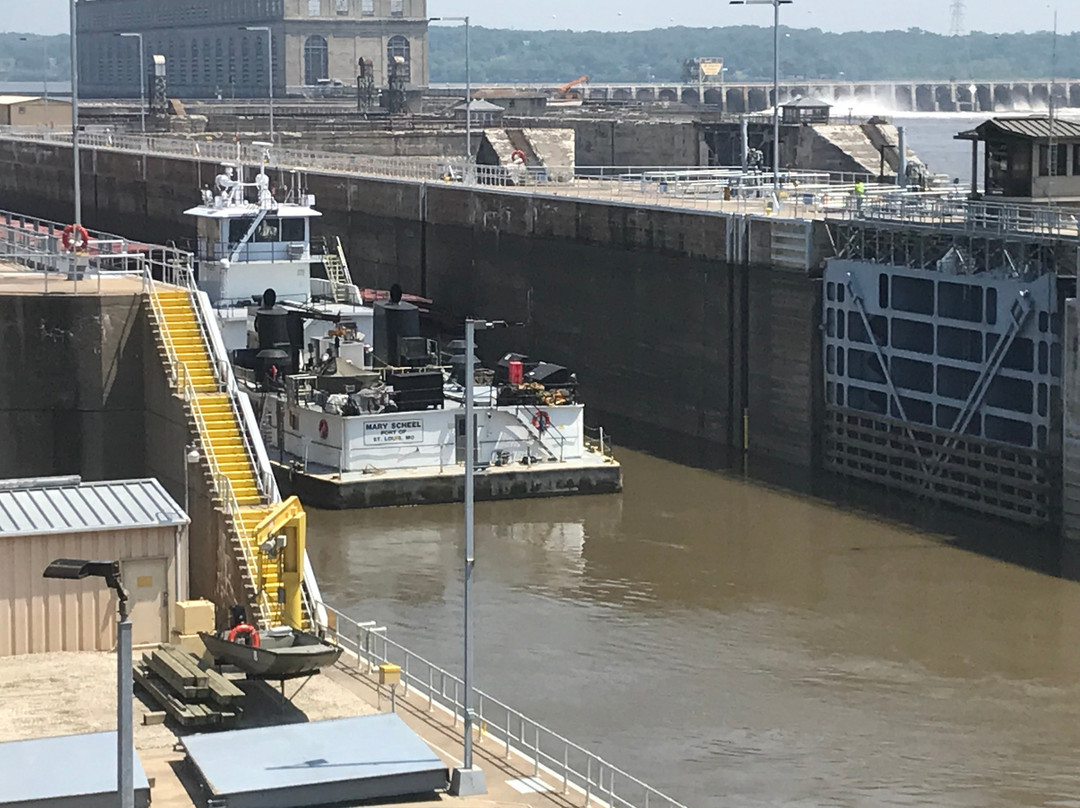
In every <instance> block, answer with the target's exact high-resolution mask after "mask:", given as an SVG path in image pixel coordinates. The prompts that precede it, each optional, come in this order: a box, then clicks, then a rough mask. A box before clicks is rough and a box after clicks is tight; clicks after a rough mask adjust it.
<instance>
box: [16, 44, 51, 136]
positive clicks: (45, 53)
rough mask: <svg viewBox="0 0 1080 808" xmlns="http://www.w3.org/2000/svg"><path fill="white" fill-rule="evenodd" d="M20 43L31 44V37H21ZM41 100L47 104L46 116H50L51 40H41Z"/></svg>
mask: <svg viewBox="0 0 1080 808" xmlns="http://www.w3.org/2000/svg"><path fill="white" fill-rule="evenodd" d="M19 41H20V42H29V41H30V37H26V36H21V37H19ZM41 91H42V95H41V98H42V100H43V101H44V102H45V116H46V117H48V115H49V40H48V39H46V38H45V37H42V38H41Z"/></svg>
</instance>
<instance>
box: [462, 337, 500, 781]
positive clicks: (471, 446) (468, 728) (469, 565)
mask: <svg viewBox="0 0 1080 808" xmlns="http://www.w3.org/2000/svg"><path fill="white" fill-rule="evenodd" d="M508 325H509V323H507V322H505V321H503V320H495V321H491V320H473V319H468V320H466V321H465V675H464V677H463V678H464V680H465V697H464V700H463V701H462V705H461V706H462V708H463V709H464V711H465V738H464V746H465V752H464V754H463V755H462V766H461V768H460V769H454V771H453V774H452V777H451V780H450V793H451V794H455V795H457V796H459V797H467V796H472V795H474V794H486V793H487V785H486V784H485V782H484V770H483V769H481V768H479V767H478V766H475V765H474V764H473V740H472V733H473V724H474V722H475V720H476V716H475V715H473V709H472V691H473V684H472V668H473V625H472V578H473V568H474V567H475V566H476V557H475V556H476V551H475V544H474V540H473V533H474V531H473V527H474V524H473V523H474V517H473V511H474V507H473V503H474V502H475V496H476V488H475V486H476V423H475V421H474V416H473V409H474V408H473V385H474V382H475V379H476V355H475V353H474V350H475V348H474V343H475V341H476V332H477V330H481V331H484V330H486V329H489V328H506V327H507V326H508Z"/></svg>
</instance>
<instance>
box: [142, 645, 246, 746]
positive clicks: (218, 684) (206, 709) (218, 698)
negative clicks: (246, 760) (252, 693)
mask: <svg viewBox="0 0 1080 808" xmlns="http://www.w3.org/2000/svg"><path fill="white" fill-rule="evenodd" d="M134 672H135V682H136V683H137V684H138V685H139V686H140V687H142V688H143V690H145V691H146V692H147V693H149V694H150V696H151V698H153V699H154V701H156V702H157V703H158V704H160V705H161V707H162V709H164V710H165V712H167V713H168V714H169V715H170V716H171V717H172V718H173V720H174V721H176V722H177V723H178V724H180V726H183V727H214V728H220V729H227V728H229V727H232V726H234V725H235V724H236V722H237V721H238V720H239V718H240V715H241V713H242V712H243V699H244V691H242V690H241V689H240V688H238V687H237V686H236V685H234V684H233V683H232V682H230V681H229V680H228V679H226V678H225V677H224V676H222V675H221V674H220V673H218V672H217V671H215V670H212V669H210V670H203V669H202V668H200V667H199V660H198V658H197V657H196V656H195V655H194V654H192V653H191V652H190V651H187V650H185V649H184V648H181V647H180V646H178V645H161V646H159V647H157V648H155V649H154V650H153V651H150V652H148V653H144V654H143V657H142V662H139V663H136V665H135V670H134Z"/></svg>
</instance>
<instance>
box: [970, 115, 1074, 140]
mask: <svg viewBox="0 0 1080 808" xmlns="http://www.w3.org/2000/svg"><path fill="white" fill-rule="evenodd" d="M991 128H992V129H997V130H999V131H1001V132H1008V133H1009V134H1012V135H1020V136H1021V137H1029V138H1034V139H1045V138H1049V137H1050V136H1051V128H1053V136H1054V137H1058V138H1080V124H1077V123H1074V122H1073V121H1068V120H1062V119H1061V118H1055V119H1054V122H1053V126H1052V127H1051V123H1050V117H1049V116H1047V115H1037V116H1033V115H1028V116H1024V117H1016V118H992V119H990V120H989V121H987V122H986V123H984V124H982V126H979V127H978V128H977V129H975V131H976V132H979V133H981V134H984V135H985V134H986V132H987V131H988V130H989V129H991Z"/></svg>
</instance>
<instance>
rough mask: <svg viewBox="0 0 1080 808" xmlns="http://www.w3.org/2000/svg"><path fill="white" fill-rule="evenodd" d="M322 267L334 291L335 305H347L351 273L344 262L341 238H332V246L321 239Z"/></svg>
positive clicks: (347, 263)
mask: <svg viewBox="0 0 1080 808" xmlns="http://www.w3.org/2000/svg"><path fill="white" fill-rule="evenodd" d="M323 266H324V267H326V279H327V280H328V281H330V285H331V288H332V289H333V290H334V302H335V303H347V302H348V301H349V292H348V289H349V287H350V286H352V282H353V280H352V273H351V272H349V262H348V261H346V260H345V250H344V248H343V247H342V246H341V237H340V236H334V244H333V247H332V248H331V245H330V244H328V243H327V241H326V239H325V238H324V239H323Z"/></svg>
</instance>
